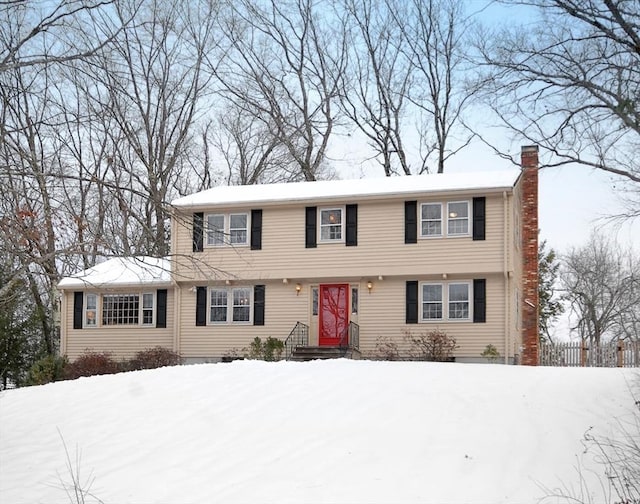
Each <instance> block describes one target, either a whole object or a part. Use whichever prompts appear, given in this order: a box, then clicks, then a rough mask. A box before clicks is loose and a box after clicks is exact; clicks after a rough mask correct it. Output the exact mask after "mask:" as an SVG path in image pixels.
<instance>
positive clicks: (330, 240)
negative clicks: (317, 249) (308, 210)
mask: <svg viewBox="0 0 640 504" xmlns="http://www.w3.org/2000/svg"><path fill="white" fill-rule="evenodd" d="M335 211H339V212H340V238H322V227H323V224H322V212H335ZM317 219H318V222H317V225H318V243H344V241H345V220H346V212H345V207H344V206H336V207H325V208H318V217H317ZM324 226H325V227H329V226H337V224H324Z"/></svg>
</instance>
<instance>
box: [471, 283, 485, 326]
mask: <svg viewBox="0 0 640 504" xmlns="http://www.w3.org/2000/svg"><path fill="white" fill-rule="evenodd" d="M473 321H474V322H486V321H487V281H486V280H485V279H484V278H476V279H475V280H474V281H473Z"/></svg>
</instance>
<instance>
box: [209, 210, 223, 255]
mask: <svg viewBox="0 0 640 504" xmlns="http://www.w3.org/2000/svg"><path fill="white" fill-rule="evenodd" d="M224 242H225V240H224V214H212V215H207V245H209V246H211V247H220V246H222V245H224Z"/></svg>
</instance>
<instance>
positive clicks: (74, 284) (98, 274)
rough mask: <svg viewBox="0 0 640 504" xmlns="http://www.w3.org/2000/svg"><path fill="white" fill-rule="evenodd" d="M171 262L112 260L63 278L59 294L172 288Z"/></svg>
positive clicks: (59, 284) (160, 259) (140, 257)
mask: <svg viewBox="0 0 640 504" xmlns="http://www.w3.org/2000/svg"><path fill="white" fill-rule="evenodd" d="M171 285H172V281H171V261H170V260H169V259H168V258H166V257H164V258H158V257H150V256H133V257H114V258H111V259H108V260H106V261H104V262H102V263H99V264H96V265H95V266H93V267H91V268H88V269H86V270H83V271H79V272H78V273H75V274H74V275H71V276H68V277H64V278H62V279H61V280H60V282H58V285H57V288H58V289H60V290H64V289H69V288H81V289H90V288H101V287H136V288H140V287H144V286H156V287H160V286H171Z"/></svg>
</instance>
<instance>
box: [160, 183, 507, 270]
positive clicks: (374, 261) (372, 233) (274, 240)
mask: <svg viewBox="0 0 640 504" xmlns="http://www.w3.org/2000/svg"><path fill="white" fill-rule="evenodd" d="M463 199H464V200H467V201H469V204H470V208H469V210H470V213H471V211H472V204H471V203H472V198H471V197H465V198H461V197H459V196H450V197H448V198H433V197H431V198H430V199H424V200H419V201H418V203H422V202H443V203H446V202H447V201H460V200H463ZM486 202H487V204H486V240H483V241H473V239H472V237H471V236H466V237H451V238H419V239H418V243H417V244H405V243H404V200H400V199H399V200H391V201H390V200H384V201H369V200H366V201H364V202H358V201H344V204H345V205H346V204H350V203H358V246H356V247H346V246H345V244H344V243H343V242H340V243H321V242H318V246H317V247H316V248H305V211H304V206H305V205H303V204H298V205H296V206H271V207H265V208H263V218H262V222H263V226H262V250H257V251H252V250H250V247H249V246H243V247H235V248H232V247H216V248H212V247H206V246H205V249H204V252H201V253H193V252H192V237H193V234H192V228H191V214H188V215H184V216H180V215H178V216H176V217H174V224H173V229H174V232H176V233H177V246H178V250H177V251H176V252H177V259H176V262H177V265H176V266H177V270H176V279H177V280H178V281H182V280H188V279H205V278H206V279H222V278H241V279H255V280H260V279H263V280H264V279H283V278H302V279H304V278H309V277H316V278H322V277H325V276H334V277H342V278H346V277H356V278H364V277H367V276H373V275H375V276H378V275H388V276H392V275H412V274H415V273H416V272H419V273H421V274H441V273H444V272H446V273H449V274H470V273H490V272H497V271H502V268H503V246H502V243H503V225H502V221H503V217H502V215H503V200H502V194H492V195H490V196H488V197H487V200H486ZM328 206H331V207H336V206H344V205H335V204H332V205H328ZM321 208H323V205H318V209H321ZM445 208H446V207H445ZM239 210H240V209H216V210H215V211H216V212H230V211H239ZM244 210H246V211H250V208H245V209H244ZM205 214H206V212H205ZM471 220H472V219H471V217H470V222H471ZM205 241H206V240H205ZM381 258H384V259H382V260H381Z"/></svg>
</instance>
